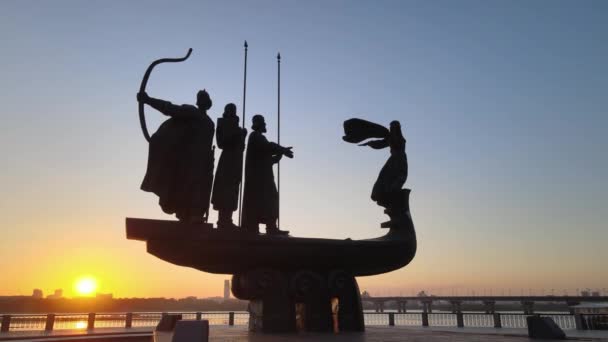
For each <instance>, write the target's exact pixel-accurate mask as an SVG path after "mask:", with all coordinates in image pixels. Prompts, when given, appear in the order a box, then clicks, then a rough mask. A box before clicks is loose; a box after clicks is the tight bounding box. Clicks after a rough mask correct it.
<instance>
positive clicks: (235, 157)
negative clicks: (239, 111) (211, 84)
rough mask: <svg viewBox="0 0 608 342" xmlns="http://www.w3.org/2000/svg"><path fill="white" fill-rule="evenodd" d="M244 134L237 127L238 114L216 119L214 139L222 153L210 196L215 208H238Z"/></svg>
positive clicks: (230, 209)
mask: <svg viewBox="0 0 608 342" xmlns="http://www.w3.org/2000/svg"><path fill="white" fill-rule="evenodd" d="M246 134H247V131H246V130H245V129H243V128H241V127H239V118H238V116H234V117H224V118H219V119H217V134H216V141H217V146H218V147H219V148H221V149H222V154H221V155H220V160H219V162H218V163H217V170H216V171H215V183H214V184H213V195H212V196H211V203H213V209H215V210H229V211H235V210H236V209H237V208H238V200H239V199H238V196H239V184H241V178H242V169H243V150H244V149H245V135H246Z"/></svg>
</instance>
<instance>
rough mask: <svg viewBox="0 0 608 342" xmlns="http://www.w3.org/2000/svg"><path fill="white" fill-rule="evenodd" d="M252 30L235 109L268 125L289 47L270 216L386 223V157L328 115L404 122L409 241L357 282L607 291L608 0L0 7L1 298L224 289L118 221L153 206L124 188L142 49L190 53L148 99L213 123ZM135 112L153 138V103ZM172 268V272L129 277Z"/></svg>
mask: <svg viewBox="0 0 608 342" xmlns="http://www.w3.org/2000/svg"><path fill="white" fill-rule="evenodd" d="M245 39H247V40H248V42H249V44H250V49H249V74H248V90H249V91H248V93H247V101H248V102H247V115H248V117H249V118H250V117H251V115H252V114H254V113H262V114H265V115H266V117H267V121H268V124H269V131H270V132H269V137H270V138H271V139H275V138H276V134H275V129H276V120H275V115H276V81H275V78H276V60H275V56H276V53H277V51H280V52H281V54H282V56H283V61H282V77H283V84H282V85H283V87H282V96H283V97H282V104H283V105H282V115H283V116H282V127H281V130H282V137H281V141H282V142H283V143H284V144H286V145H292V146H294V151H295V154H296V158H295V159H293V160H286V161H285V162H283V163H282V164H281V165H282V168H281V171H282V184H281V188H282V194H281V196H282V223H283V225H284V226H286V227H287V229H290V230H291V231H292V232H293V234H294V235H297V236H319V237H334V238H345V237H352V238H367V237H374V236H378V235H380V234H382V233H383V231H381V229H380V228H379V223H380V222H382V221H384V220H385V217H383V214H382V210H381V208H379V207H377V206H375V204H373V203H372V202H371V201H370V200H369V194H370V192H371V187H372V184H373V182H374V180H375V178H376V176H377V173H378V171H379V169H380V168H381V166H382V164H383V163H384V161H385V160H386V158H387V157H388V151H372V150H368V149H364V148H359V147H357V146H354V145H350V144H346V143H343V142H342V141H341V135H342V122H343V120H345V119H348V118H351V117H361V118H365V119H368V120H371V121H375V122H378V123H382V124H388V123H389V122H390V121H391V120H394V119H397V120H400V121H401V123H402V125H403V126H404V127H405V129H404V132H405V135H406V139H407V141H408V144H407V153H408V158H409V162H410V175H409V179H408V182H407V187H409V188H411V189H412V199H411V207H412V215H413V218H414V222H415V224H416V227H417V233H418V238H419V252H418V255H417V256H416V258H415V260H414V261H413V262H412V264H411V265H410V266H408V267H406V268H405V269H402V270H399V271H396V272H393V273H390V274H387V275H382V276H377V277H368V278H361V279H360V280H359V281H360V283H361V284H362V287H363V288H367V289H371V290H372V292H374V291H375V292H382V291H385V292H390V291H392V292H393V293H398V292H404V293H405V292H408V291H409V292H411V291H414V290H415V289H421V288H426V289H435V291H448V290H446V289H453V288H455V289H460V293H464V292H465V291H469V290H468V289H475V290H476V291H478V292H479V291H482V290H483V289H488V288H494V289H500V288H503V289H507V288H509V289H513V291H520V290H521V289H522V288H523V289H526V291H528V289H529V288H533V289H541V288H546V289H551V288H555V289H571V290H570V291H573V289H575V288H583V287H591V288H608V273H607V272H606V271H605V260H608V248H606V241H608V230H607V229H606V228H607V225H606V221H605V210H606V206H607V205H608V195H607V194H608V180H607V179H606V175H607V174H608V153H607V152H606V150H607V148H608V143H606V141H605V136H606V134H605V131H606V130H607V129H608V100H607V94H608V81H607V80H608V63H606V61H607V60H608V44H607V43H606V42H608V2H605V1H533V2H530V1H458V2H455V1H377V2H373V1H367V2H363V1H272V2H271V1H258V2H249V1H248V2H235V1H221V2H205V1H173V2H168V1H164V2H160V1H62V0H59V1H27V0H25V1H23V0H21V1H7V0H5V1H2V2H0V41H1V42H2V45H1V49H2V50H1V56H2V57H1V58H0V104H1V106H2V107H1V108H2V109H1V111H0V112H1V115H2V124H1V125H0V156H1V160H2V162H1V163H2V164H1V165H2V172H1V173H0V186H1V189H2V197H0V220H1V221H0V222H1V226H2V231H1V233H2V235H3V236H2V238H1V239H0V260H4V261H5V262H6V261H7V260H12V261H11V264H12V265H13V266H9V268H8V269H7V270H5V271H4V272H5V275H7V278H5V279H13V280H12V281H11V282H4V281H3V282H2V284H0V294H5V293H29V292H30V291H31V288H33V287H42V288H44V289H48V290H51V289H53V288H55V287H64V288H67V287H69V286H70V284H71V282H72V280H73V278H74V277H77V276H78V275H80V274H83V273H91V274H93V275H94V276H97V277H98V278H99V279H100V283H101V286H100V290H102V291H105V292H114V293H115V295H119V296H121V295H122V296H135V295H141V296H148V295H149V296H182V295H184V296H185V295H200V296H204V295H213V294H218V293H220V291H221V286H222V283H221V279H223V278H224V276H212V275H205V274H202V273H200V272H197V271H194V270H188V269H181V268H179V267H177V266H173V265H169V264H166V263H164V262H162V261H160V260H157V259H155V258H154V257H152V256H149V255H146V254H145V249H144V246H143V244H141V243H138V242H134V241H126V240H125V237H124V221H123V220H124V217H126V216H135V217H152V218H168V217H167V216H164V215H163V214H162V213H161V211H160V209H159V208H158V205H157V199H156V198H155V197H154V196H153V195H151V194H148V193H143V192H141V191H140V190H139V185H140V182H141V179H142V177H143V175H144V171H145V164H146V158H147V156H146V154H147V146H146V143H145V141H144V139H143V137H142V135H141V132H140V129H139V123H138V119H137V103H136V101H135V94H136V92H137V90H138V87H139V83H140V81H141V77H142V76H143V72H144V71H145V68H146V67H147V66H148V64H149V63H150V62H151V61H152V60H154V59H157V58H161V57H179V56H182V55H184V54H185V52H186V51H187V49H188V48H189V47H192V48H193V49H194V52H193V54H192V56H191V57H190V59H189V60H188V61H187V62H184V63H181V64H163V65H161V66H159V67H158V68H157V69H156V70H155V71H154V73H153V74H152V77H151V79H150V82H149V85H148V93H149V94H150V95H151V96H155V97H160V98H163V99H167V100H171V101H173V102H175V103H194V99H195V94H196V92H197V90H198V89H202V88H206V89H207V90H208V91H209V93H210V94H211V97H212V98H213V101H214V106H213V108H212V109H211V111H210V113H211V116H212V118H214V119H215V118H216V117H217V116H218V115H220V114H221V112H222V108H223V106H224V105H225V104H226V103H227V102H235V103H236V104H237V105H238V107H239V112H240V109H241V104H242V72H243V66H242V60H243V48H242V44H243V40H245ZM147 115H148V124H149V126H150V128H151V130H152V131H153V130H154V129H156V127H157V126H158V124H159V123H160V122H162V120H163V118H162V117H161V116H162V115H161V114H159V113H157V112H155V111H154V110H152V109H148V110H147ZM68 260H69V262H68V264H73V267H69V266H65V263H66V262H67V261H68ZM3 264H4V263H3ZM54 270H57V271H56V272H55V271H54ZM168 275H171V277H174V278H175V279H176V282H175V283H174V284H173V285H171V286H168V285H161V284H158V283H157V282H155V281H150V282H149V283H150V285H149V288H141V289H137V290H136V289H134V288H131V287H129V286H127V285H125V284H124V283H137V282H144V281H146V280H147V279H150V277H152V278H153V279H158V282H162V279H163V277H167V276H168ZM154 277H155V278H154ZM2 278H4V277H2ZM441 289H443V290H441ZM450 291H451V290H450ZM539 291H540V290H539ZM560 291H561V290H560ZM409 292H408V293H409ZM446 293H447V292H446Z"/></svg>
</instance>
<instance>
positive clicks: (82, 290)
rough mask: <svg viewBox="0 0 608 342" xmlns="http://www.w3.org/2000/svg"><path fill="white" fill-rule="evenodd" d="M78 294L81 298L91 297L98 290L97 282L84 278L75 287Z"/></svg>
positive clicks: (93, 279) (90, 278)
mask: <svg viewBox="0 0 608 342" xmlns="http://www.w3.org/2000/svg"><path fill="white" fill-rule="evenodd" d="M74 287H75V289H76V293H78V294H79V295H81V296H91V295H93V294H95V290H97V281H96V280H95V278H93V277H88V276H87V277H82V278H80V279H78V280H77V281H76V283H75V285H74Z"/></svg>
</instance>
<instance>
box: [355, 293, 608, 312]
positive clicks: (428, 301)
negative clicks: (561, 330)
mask: <svg viewBox="0 0 608 342" xmlns="http://www.w3.org/2000/svg"><path fill="white" fill-rule="evenodd" d="M361 301H362V302H370V303H373V304H374V306H375V310H376V312H384V304H385V303H387V302H395V303H396V304H397V312H398V313H405V312H407V310H406V307H405V306H406V304H407V302H417V303H420V304H422V311H423V312H428V313H432V312H433V302H445V303H450V304H451V306H452V312H453V313H459V312H462V310H461V306H462V303H464V302H478V303H482V304H483V305H484V307H485V310H484V311H485V312H486V313H487V314H493V313H495V312H496V303H497V302H504V303H507V302H508V303H513V302H519V303H521V306H522V310H523V312H524V314H528V315H531V314H533V313H534V303H537V302H550V303H565V304H566V305H568V306H570V307H571V306H574V305H578V304H580V303H583V302H608V296H428V297H416V296H409V297H408V296H405V297H404V296H399V297H362V298H361ZM570 313H572V314H573V313H574V312H573V310H572V309H570Z"/></svg>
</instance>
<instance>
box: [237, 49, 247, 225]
mask: <svg viewBox="0 0 608 342" xmlns="http://www.w3.org/2000/svg"><path fill="white" fill-rule="evenodd" d="M243 47H244V48H245V69H244V71H243V128H245V115H246V112H245V100H246V99H247V48H248V47H249V45H247V41H245V44H243ZM243 153H244V151H243ZM243 167H244V165H243V166H242V167H241V184H239V227H240V226H241V212H242V211H243V198H242V193H243V181H244V177H243Z"/></svg>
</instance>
